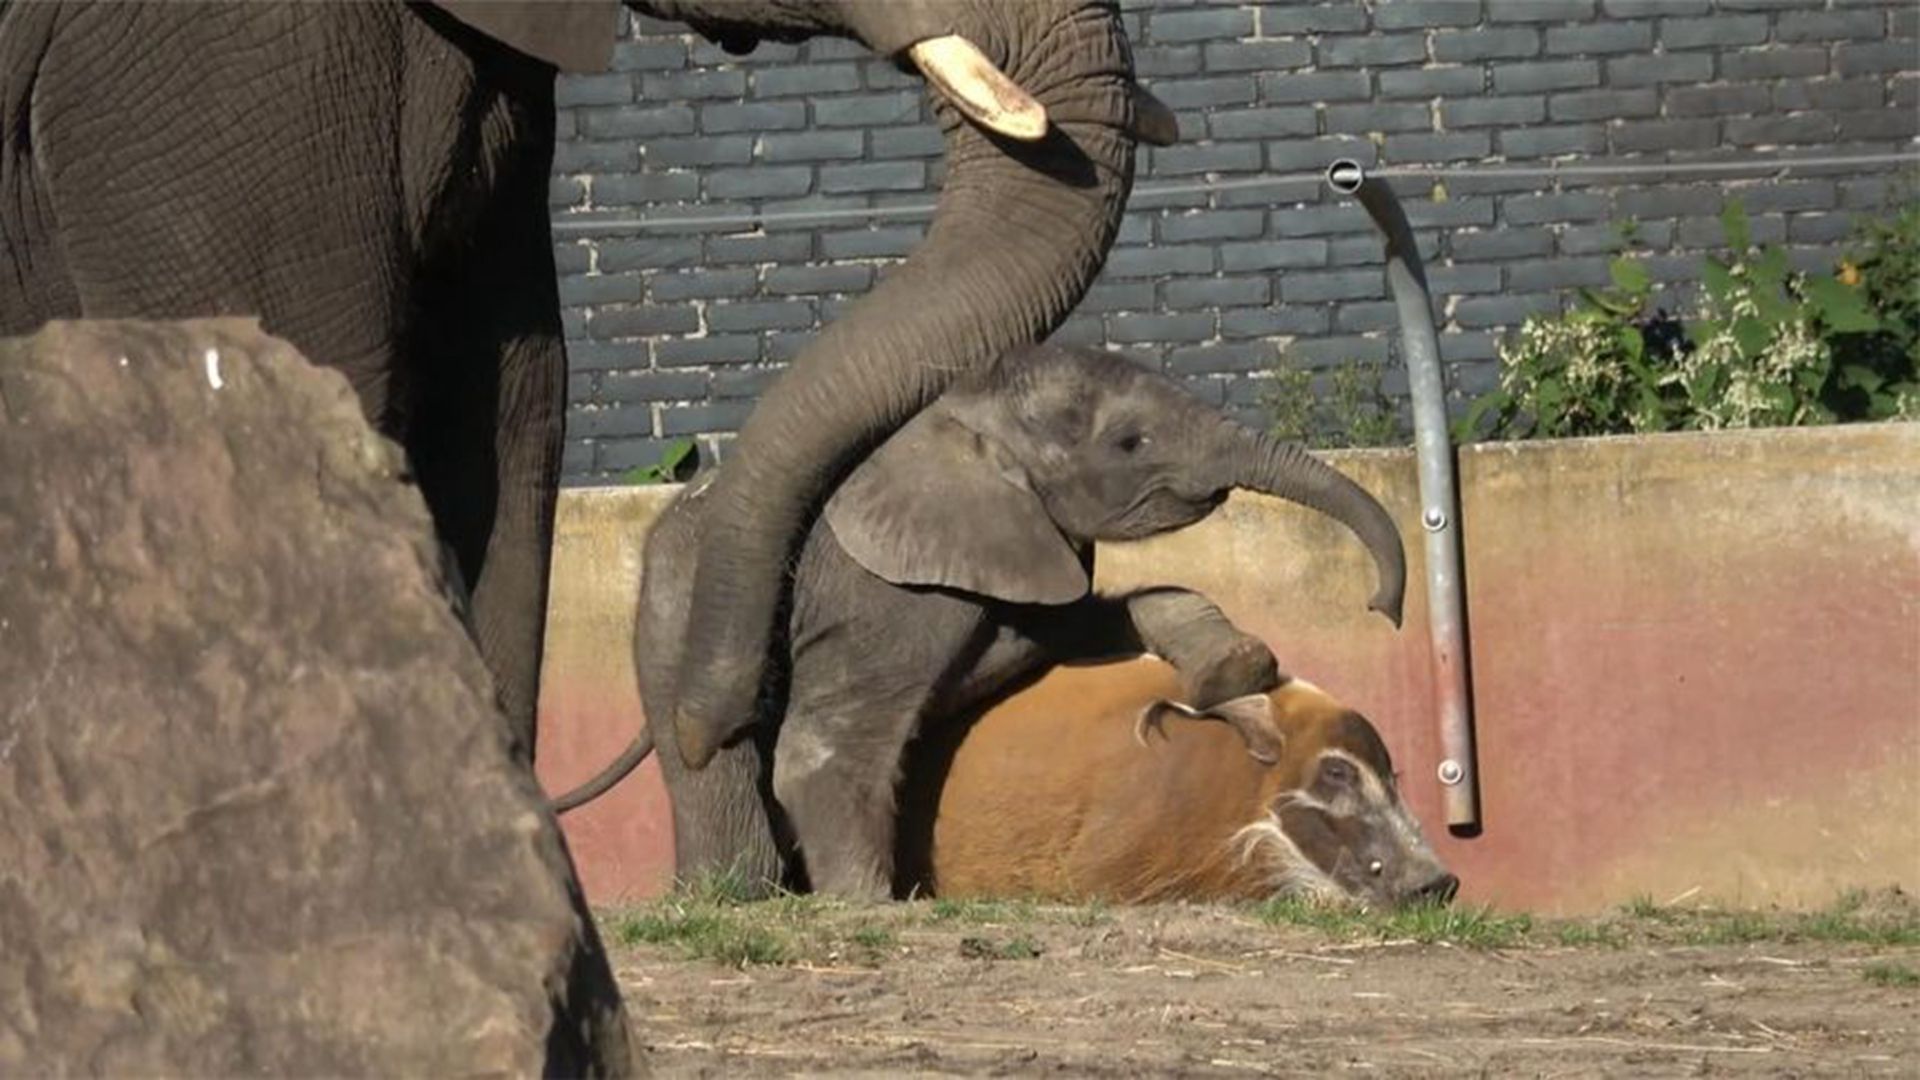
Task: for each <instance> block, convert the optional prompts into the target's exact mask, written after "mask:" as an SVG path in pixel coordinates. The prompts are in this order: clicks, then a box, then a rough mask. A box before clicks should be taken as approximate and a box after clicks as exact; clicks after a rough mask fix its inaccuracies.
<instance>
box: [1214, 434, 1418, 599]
mask: <svg viewBox="0 0 1920 1080" xmlns="http://www.w3.org/2000/svg"><path fill="white" fill-rule="evenodd" d="M1220 430H1221V440H1222V443H1223V445H1222V448H1221V451H1220V452H1221V453H1222V454H1223V455H1224V457H1225V460H1227V461H1228V462H1230V463H1231V464H1230V465H1229V466H1228V473H1229V476H1230V479H1231V482H1232V484H1233V486H1235V487H1241V488H1247V489H1248V490H1251V491H1260V492H1265V493H1267V494H1269V495H1278V496H1279V497H1280V498H1283V499H1286V500H1288V501H1290V502H1296V503H1299V504H1300V505H1302V506H1306V507H1309V508H1311V509H1314V510H1318V511H1320V512H1321V513H1323V514H1326V515H1327V516H1328V517H1331V518H1333V519H1334V520H1335V521H1338V522H1340V523H1341V524H1343V525H1345V526H1346V527H1347V528H1349V529H1352V530H1353V532H1354V535H1356V536H1358V537H1359V538H1360V542H1361V543H1363V544H1365V545H1366V546H1367V551H1368V552H1369V553H1371V554H1372V555H1373V565H1374V568H1375V570H1376V571H1377V572H1378V576H1379V587H1378V588H1377V589H1375V590H1374V594H1373V599H1371V600H1369V601H1367V607H1368V608H1370V609H1372V610H1374V611H1378V612H1380V613H1381V614H1382V615H1385V616H1386V617H1387V618H1389V619H1392V620H1393V625H1395V626H1399V625H1400V605H1401V602H1402V601H1403V600H1404V599H1405V596H1406V591H1407V555H1406V550H1405V548H1403V547H1402V546H1401V543H1400V530H1399V529H1398V528H1396V527H1395V526H1394V524H1393V518H1392V517H1390V516H1389V515H1388V514H1387V511H1386V508H1385V507H1383V506H1381V505H1380V503H1379V501H1378V500H1376V499H1375V498H1374V497H1373V496H1372V495H1369V494H1367V491H1366V489H1365V488H1363V487H1361V486H1360V485H1359V484H1356V483H1354V482H1353V481H1352V480H1349V479H1347V478H1346V477H1345V476H1343V475H1341V474H1340V473H1339V472H1338V471H1337V470H1335V469H1334V468H1333V467H1332V466H1331V465H1328V464H1327V463H1326V462H1324V461H1321V460H1320V459H1319V458H1316V457H1314V456H1313V455H1312V454H1309V453H1307V451H1306V449H1305V448H1304V447H1302V446H1301V445H1300V444H1298V443H1290V442H1283V441H1281V440H1279V439H1275V438H1273V437H1272V436H1270V435H1264V434H1260V433H1258V432H1254V431H1250V430H1248V429H1247V428H1244V427H1241V426H1240V425H1238V424H1232V423H1227V424H1222V425H1221V427H1220Z"/></svg>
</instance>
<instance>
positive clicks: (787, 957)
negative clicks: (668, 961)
mask: <svg viewBox="0 0 1920 1080" xmlns="http://www.w3.org/2000/svg"><path fill="white" fill-rule="evenodd" d="M611 929H612V936H613V939H614V940H615V941H617V942H619V943H620V944H622V945H672V946H674V947H676V948H678V949H679V950H680V952H681V953H682V954H683V955H685V956H686V957H687V958H688V959H690V960H713V961H716V962H718V963H722V964H729V965H732V966H734V967H746V966H748V965H750V964H785V963H789V962H790V961H791V960H792V959H793V944H792V942H791V941H790V940H789V939H788V938H787V937H786V936H784V935H782V934H779V933H777V932H775V931H774V930H772V929H769V928H767V927H763V926H757V925H754V924H752V923H751V922H748V921H747V920H745V919H743V918H739V917H737V916H734V915H732V914H730V913H728V912H723V911H715V910H702V909H700V908H698V907H692V906H687V907H678V908H676V907H672V906H668V907H666V908H664V909H662V910H643V911H634V912H629V913H627V914H624V915H620V916H617V917H616V918H615V919H614V920H613V923H612V926H611Z"/></svg>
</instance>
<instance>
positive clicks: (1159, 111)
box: [1133, 83, 1180, 146]
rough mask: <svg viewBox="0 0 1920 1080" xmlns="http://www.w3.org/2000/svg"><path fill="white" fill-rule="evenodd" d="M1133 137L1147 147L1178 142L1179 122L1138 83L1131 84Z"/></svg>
mask: <svg viewBox="0 0 1920 1080" xmlns="http://www.w3.org/2000/svg"><path fill="white" fill-rule="evenodd" d="M1133 137H1134V138H1136V139H1139V140H1140V141H1141V142H1143V143H1146V144H1147V145H1148V146H1172V145H1173V144H1174V143H1176V142H1179V141H1180V121H1179V120H1178V119H1177V118H1176V117H1175V116H1174V115H1173V110H1172V109H1169V108H1167V103H1166V102H1164V101H1161V100H1160V99H1159V98H1157V97H1154V96H1153V94H1152V93H1151V92H1149V91H1148V90H1147V88H1146V87H1144V86H1141V85H1140V84H1139V83H1134V84H1133Z"/></svg>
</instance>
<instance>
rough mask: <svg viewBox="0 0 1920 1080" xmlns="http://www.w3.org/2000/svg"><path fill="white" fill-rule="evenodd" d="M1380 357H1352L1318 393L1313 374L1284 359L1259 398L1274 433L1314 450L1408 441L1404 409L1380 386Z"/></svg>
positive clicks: (1333, 371)
mask: <svg viewBox="0 0 1920 1080" xmlns="http://www.w3.org/2000/svg"><path fill="white" fill-rule="evenodd" d="M1384 377H1385V370H1384V369H1383V368H1382V366H1381V365H1380V363H1379V362H1378V361H1374V360H1350V361H1347V362H1345V363H1342V364H1336V365H1335V366H1334V367H1333V368H1332V369H1331V370H1330V371H1329V372H1328V373H1327V393H1326V394H1325V395H1324V396H1323V395H1318V394H1316V393H1315V392H1314V386H1313V381H1314V380H1313V372H1312V371H1310V370H1308V369H1306V368H1303V367H1295V366H1293V365H1292V364H1290V363H1287V362H1286V361H1285V359H1284V358H1283V359H1282V362H1281V363H1280V364H1278V365H1277V366H1275V367H1274V369H1273V371H1272V372H1271V373H1270V377H1269V379H1268V385H1267V387H1266V388H1265V391H1264V392H1263V393H1262V394H1261V396H1260V403H1261V405H1262V406H1263V407H1264V408H1265V409H1266V410H1267V415H1268V417H1269V425H1268V430H1270V431H1271V432H1272V433H1273V434H1274V435H1275V436H1277V437H1279V438H1282V439H1287V440H1290V441H1293V442H1300V443H1305V444H1306V445H1308V446H1311V447H1315V448H1316V449H1331V448H1335V447H1347V446H1397V445H1400V444H1402V443H1404V442H1405V441H1406V434H1407V433H1406V429H1405V428H1404V427H1402V426H1401V423H1400V412H1399V409H1398V407H1397V406H1396V405H1395V404H1394V401H1393V399H1392V398H1390V397H1388V396H1387V393H1386V391H1385V389H1384V388H1383V387H1382V381H1383V379H1384Z"/></svg>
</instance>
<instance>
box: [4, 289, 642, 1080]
mask: <svg viewBox="0 0 1920 1080" xmlns="http://www.w3.org/2000/svg"><path fill="white" fill-rule="evenodd" d="M438 552H439V548H438V545H437V544H436V542H435V541H434V540H433V538H432V533H431V530H430V528H429V521H428V517H427V511H426V507H425V504H424V503H423V502H422V500H421V498H420V496H419V494H418V493H417V492H416V491H415V490H414V489H413V488H412V487H410V486H408V485H407V483H406V482H405V480H404V469H403V461H402V457H401V454H400V453H399V451H398V450H397V449H396V448H395V447H394V446H393V445H392V444H391V443H389V442H387V441H385V440H383V439H381V438H379V437H378V436H376V435H375V434H374V433H373V432H372V431H371V430H370V429H369V428H368V427H367V425H366V424H365V422H363V420H362V419H361V415H360V410H359V408H358V406H357V404H356V402H355V399H354V396H353V394H352V392H351V391H350V390H349V388H348V386H347V384H346V382H345V381H344V380H343V379H342V378H341V377H340V376H338V375H337V374H334V373H332V372H328V371H323V370H320V369H318V368H315V367H313V366H312V365H310V364H308V363H307V362H306V361H305V360H304V359H302V357H301V356H300V355H299V354H298V353H297V352H295V351H294V349H293V348H292V347H291V346H289V345H288V344H286V343H285V342H282V341H279V340H277V339H274V338H271V337H268V336H266V335H264V334H262V333H261V332H260V331H259V329H258V327H257V326H256V325H255V324H254V323H253V322H252V321H251V320H238V319H226V320H207V321H198V322H189V323H136V322H75V323H55V324H51V325H49V326H48V327H47V328H46V329H44V330H43V331H42V332H40V333H39V334H38V335H36V336H34V337H32V338H24V339H15V340H10V341H4V342H0V1074H5V1075H25V1074H31V1075H42V1074H69V1073H103V1074H113V1075H142V1076H154V1075H175V1076H179V1075H193V1076H215V1075H219V1076H225V1075H233V1074H237V1073H262V1072H265V1073H273V1074H283V1075H302V1076H318V1075H343V1074H379V1075H394V1076H399V1075H405V1076H449V1075H473V1074H512V1075H532V1074H537V1073H546V1074H556V1073H557V1074H570V1075H581V1074H590V1073H620V1072H626V1071H630V1069H631V1062H630V1050H629V1046H628V1042H627V1031H626V1026H625V1018H624V1015H623V1013H622V1010H621V1007H620V1000H619V995H618V991H617V990H616V988H615V984H614V981H613V978H612V974H611V972H610V970H609V968H608V965H607V961H606V957H605V954H604V953H603V952H602V950H601V948H600V943H599V941H598V939H597V937H596V935H595V933H594V930H593V925H592V923H591V921H590V920H589V919H588V915H587V911H586V907H585V904H584V902H583V900H582V897H581V893H580V891H579V888H578V886H577V884H576V882H575V879H574V875H573V869H572V866H571V864H570V863H569V862H568V859H567V853H566V850H565V847H564V846H563V844H562V842H561V839H560V835H559V832H558V830H557V829H556V827H555V825H554V822H553V819H552V817H551V816H550V815H549V814H548V813H547V812H546V811H545V809H544V808H543V804H542V799H541V795H540V792H539V790H538V788H537V787H536V786H535V783H534V780H533V777H532V775H531V773H530V772H529V770H527V769H526V768H525V767H524V765H521V764H519V763H517V762H516V761H514V760H513V759H512V758H511V756H510V754H509V747H508V732H507V726H506V723H505V720H504V718H503V717H502V715H501V714H500V712H499V711H498V709H497V708H496V707H495V704H494V697H493V692H492V689H491V684H490V682H489V679H488V676H487V672H486V670H485V669H484V668H483V667H482V665H481V662H480V658H479V655H478V653H477V652H476V651H475V650H474V648H473V646H472V645H471V644H470V643H469V641H468V639H467V637H466V636H465V634H464V633H463V632H462V630H461V626H460V624H459V622H458V619H457V616H456V614H455V612H454V611H453V610H452V608H451V607H450V604H449V594H450V593H449V590H448V589H446V587H445V586H444V585H443V583H442V578H441V575H440V571H439V555H438Z"/></svg>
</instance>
